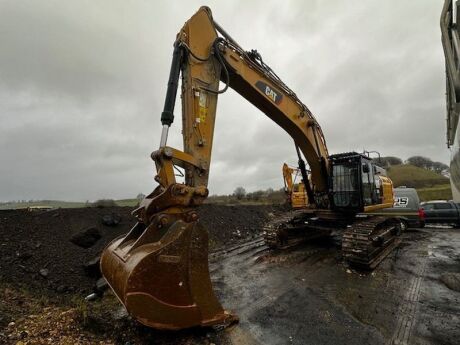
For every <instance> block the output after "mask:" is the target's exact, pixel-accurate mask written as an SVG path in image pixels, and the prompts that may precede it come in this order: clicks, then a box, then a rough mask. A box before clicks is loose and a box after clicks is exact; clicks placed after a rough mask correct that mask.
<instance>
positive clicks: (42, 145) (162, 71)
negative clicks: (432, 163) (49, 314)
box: [0, 0, 449, 200]
mask: <svg viewBox="0 0 460 345" xmlns="http://www.w3.org/2000/svg"><path fill="white" fill-rule="evenodd" d="M200 5H201V3H200V2H198V1H188V2H170V1H155V2H145V1H130V2H125V1H97V2H94V1H66V2H62V1H46V2H27V3H25V2H18V1H3V2H1V3H0V42H1V48H0V158H1V160H2V164H1V165H0V187H1V189H0V200H10V199H31V198H35V199H38V198H57V199H67V200H86V199H97V198H102V197H110V198H125V197H133V196H135V195H136V194H137V193H139V192H143V193H148V192H149V191H150V190H151V189H153V187H154V183H153V174H154V170H153V164H152V161H151V160H150V158H149V154H150V152H151V151H152V150H154V149H155V148H156V147H157V146H158V143H159V134H160V123H159V115H160V113H161V109H162V105H163V99H164V93H165V90H166V83H167V77H168V73H169V65H170V58H171V52H172V43H173V40H174V38H175V34H176V32H177V31H178V30H179V28H180V27H181V26H182V24H183V22H184V21H185V20H187V19H188V18H189V17H190V16H191V15H192V14H193V13H194V12H195V11H196V10H197V9H198V8H199V6H200ZM441 5H442V3H438V2H433V1H429V0H426V1H417V2H411V3H408V2H400V1H386V2H382V1H366V2H362V1H357V0H355V1H351V2H344V1H328V2H324V1H300V0H298V1H295V0H293V1H286V2H283V5H282V6H280V3H279V2H275V1H273V2H270V1H268V2H267V1H246V2H243V1H236V2H229V1H227V2H222V1H211V2H210V4H209V6H210V7H211V8H212V9H213V13H214V17H215V19H216V20H217V21H218V22H219V23H220V24H221V25H222V26H223V27H224V28H226V29H227V31H228V32H229V33H230V34H231V35H232V36H233V37H234V38H235V39H236V40H237V41H238V42H239V43H240V44H241V45H242V46H243V47H245V48H246V49H248V50H249V49H253V48H256V49H258V50H259V52H261V53H262V55H263V57H264V60H265V61H266V62H268V63H269V64H270V65H271V66H272V67H273V68H274V69H275V71H276V72H277V73H278V74H279V75H280V76H281V77H282V78H283V80H284V81H285V82H286V83H287V84H288V85H290V86H291V87H292V89H294V90H295V91H296V93H297V94H298V96H299V97H300V98H301V99H302V100H303V102H304V103H305V104H307V105H308V107H309V108H310V109H311V110H312V111H313V112H314V114H315V115H316V117H317V119H318V121H319V122H320V124H321V126H322V128H323V131H324V132H325V134H326V140H327V143H328V146H329V149H330V151H331V152H343V151H348V150H353V149H354V150H362V149H363V148H366V149H369V150H378V151H380V152H381V153H382V154H384V155H397V156H400V157H402V158H407V157H409V156H410V155H415V154H425V155H427V156H429V157H431V158H432V159H435V160H441V161H444V162H446V161H447V160H448V154H449V153H448V150H447V149H446V146H445V139H444V136H445V133H444V127H445V123H444V118H445V105H444V104H445V101H444V61H443V55H442V50H441V42H440V32H439V24H438V22H439V14H440V10H441ZM179 112H180V107H177V110H176V121H175V123H174V125H173V128H172V129H171V135H170V141H169V144H170V145H171V146H174V147H179V148H180V147H181V146H182V138H181V136H180V113H179ZM217 117H218V118H217V122H216V133H215V140H214V149H213V157H212V166H211V177H210V186H209V188H210V191H211V193H212V194H214V193H231V192H232V191H233V189H234V188H235V187H236V186H237V185H243V186H245V187H246V188H247V189H248V190H254V189H258V188H267V187H270V186H271V187H274V188H279V187H281V186H282V179H281V165H282V163H283V162H284V161H287V162H289V163H291V164H295V163H296V160H297V158H296V156H295V151H294V148H293V143H292V140H291V139H290V138H289V136H288V135H287V134H286V133H284V131H283V130H281V129H280V128H278V127H276V126H275V125H274V124H273V123H272V122H271V121H270V120H269V119H268V118H266V117H264V115H263V114H261V113H260V112H259V111H258V110H257V109H256V108H255V107H253V106H252V105H250V104H248V103H247V102H246V101H245V100H243V99H242V98H241V97H240V96H238V95H237V94H236V93H235V92H232V91H229V92H228V93H226V94H224V95H222V96H221V98H220V99H219V107H218V113H217Z"/></svg>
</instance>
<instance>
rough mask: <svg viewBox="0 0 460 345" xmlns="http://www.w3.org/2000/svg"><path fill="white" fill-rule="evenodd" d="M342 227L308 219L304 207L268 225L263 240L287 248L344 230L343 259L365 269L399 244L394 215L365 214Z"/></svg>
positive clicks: (276, 247)
mask: <svg viewBox="0 0 460 345" xmlns="http://www.w3.org/2000/svg"><path fill="white" fill-rule="evenodd" d="M342 226H343V225H341V226H338V227H333V226H331V223H329V224H328V225H327V226H325V225H324V224H321V221H318V220H316V221H315V220H311V221H309V220H308V217H305V212H302V211H301V210H298V211H291V212H289V213H286V214H284V215H281V216H278V217H276V218H275V219H273V220H272V221H270V222H268V223H267V224H266V225H265V227H264V240H265V243H266V245H267V246H268V247H269V248H270V249H287V248H289V247H293V246H295V245H297V244H299V243H301V242H304V241H307V240H311V239H314V238H319V237H324V236H328V235H330V234H331V233H332V232H333V231H337V230H341V229H342V230H341V231H342V236H341V237H342V241H341V242H342V254H343V258H344V260H345V261H347V262H349V263H350V264H352V265H354V266H359V267H360V268H365V269H374V268H375V267H376V266H377V265H378V264H379V263H380V262H381V261H382V260H383V259H384V258H385V257H386V256H387V255H388V254H389V253H390V252H391V251H392V250H393V249H395V248H396V247H397V246H398V244H399V243H400V239H399V238H398V235H399V233H400V232H401V228H400V223H399V222H398V221H397V220H395V219H392V218H387V217H379V216H366V218H363V219H362V220H359V221H356V222H355V223H353V224H352V225H348V226H347V227H345V226H344V227H343V228H342Z"/></svg>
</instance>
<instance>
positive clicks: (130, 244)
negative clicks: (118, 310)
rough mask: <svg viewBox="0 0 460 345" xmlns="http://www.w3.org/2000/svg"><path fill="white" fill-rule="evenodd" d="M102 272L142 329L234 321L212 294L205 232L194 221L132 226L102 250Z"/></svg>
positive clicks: (208, 324) (177, 327) (209, 324)
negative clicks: (127, 231) (143, 327)
mask: <svg viewBox="0 0 460 345" xmlns="http://www.w3.org/2000/svg"><path fill="white" fill-rule="evenodd" d="M159 224H161V223H159ZM159 228H160V229H159ZM101 270H102V273H103V275H104V277H105V278H106V280H107V282H108V284H109V285H110V287H111V288H112V290H113V291H114V292H115V294H116V296H117V297H118V299H119V300H120V301H121V303H122V304H123V305H124V306H125V307H126V309H127V311H128V313H129V314H130V315H132V316H133V317H134V318H136V319H137V320H138V321H139V322H141V323H142V324H144V325H146V326H149V327H153V328H157V329H168V330H177V329H183V328H189V327H194V326H211V325H216V324H226V323H227V324H228V323H231V322H233V321H234V320H235V316H233V315H232V314H230V313H228V312H226V311H225V310H224V309H223V308H222V306H221V305H220V303H219V301H218V300H217V298H216V296H215V295H214V292H213V289H212V285H211V280H210V276H209V269H208V233H207V231H206V229H205V228H204V227H203V225H202V224H201V223H200V222H199V221H192V222H186V221H184V220H181V219H176V220H174V221H172V222H171V223H169V224H164V226H162V225H160V226H158V223H152V224H150V225H149V226H148V227H146V226H145V225H144V224H143V223H141V222H139V223H137V224H136V225H135V226H134V227H133V229H132V230H131V231H130V232H129V233H128V234H127V235H126V236H123V237H119V238H117V239H115V240H114V241H113V242H111V243H110V244H109V245H108V246H107V248H106V249H105V250H104V252H103V254H102V257H101Z"/></svg>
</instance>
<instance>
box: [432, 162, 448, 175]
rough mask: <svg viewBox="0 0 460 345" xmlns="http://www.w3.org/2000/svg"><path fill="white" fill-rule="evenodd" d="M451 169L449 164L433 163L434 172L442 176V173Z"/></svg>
mask: <svg viewBox="0 0 460 345" xmlns="http://www.w3.org/2000/svg"><path fill="white" fill-rule="evenodd" d="M447 169H449V166H448V165H447V164H444V163H441V162H433V164H432V170H433V171H435V172H437V173H438V174H440V173H441V172H442V171H444V170H447Z"/></svg>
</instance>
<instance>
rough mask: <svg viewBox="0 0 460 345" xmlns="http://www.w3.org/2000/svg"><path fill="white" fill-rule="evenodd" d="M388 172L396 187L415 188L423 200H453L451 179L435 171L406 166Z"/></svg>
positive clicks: (390, 169)
mask: <svg viewBox="0 0 460 345" xmlns="http://www.w3.org/2000/svg"><path fill="white" fill-rule="evenodd" d="M387 172H388V176H389V177H390V178H391V179H392V180H393V184H394V186H395V187H398V186H406V187H412V188H415V189H417V192H418V194H419V197H420V199H421V200H424V201H425V200H433V199H444V200H449V199H452V192H451V189H450V184H449V179H448V178H446V177H444V176H442V175H440V174H437V173H435V172H434V171H431V170H427V169H423V168H418V167H415V166H413V165H408V164H405V165H394V166H392V167H390V168H388V169H387Z"/></svg>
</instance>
